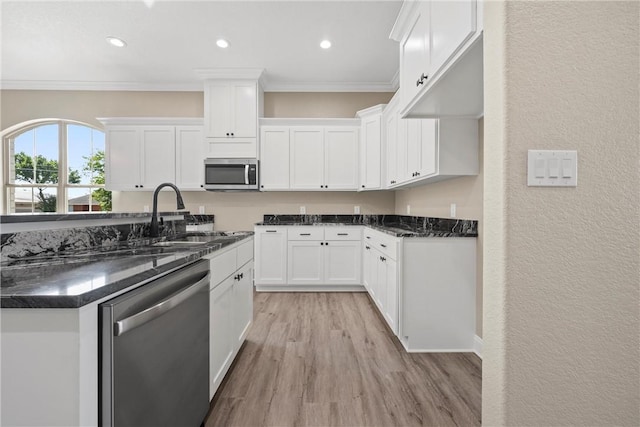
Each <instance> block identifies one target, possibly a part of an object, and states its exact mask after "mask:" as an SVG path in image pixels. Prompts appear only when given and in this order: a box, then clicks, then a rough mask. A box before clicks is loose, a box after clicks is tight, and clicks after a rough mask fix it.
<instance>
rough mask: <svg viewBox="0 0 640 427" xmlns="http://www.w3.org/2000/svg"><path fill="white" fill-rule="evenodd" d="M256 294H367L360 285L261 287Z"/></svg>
mask: <svg viewBox="0 0 640 427" xmlns="http://www.w3.org/2000/svg"><path fill="white" fill-rule="evenodd" d="M256 291H257V292H367V290H366V289H365V288H364V286H362V285H299V286H296V285H279V286H278V285H275V286H272V285H261V284H256Z"/></svg>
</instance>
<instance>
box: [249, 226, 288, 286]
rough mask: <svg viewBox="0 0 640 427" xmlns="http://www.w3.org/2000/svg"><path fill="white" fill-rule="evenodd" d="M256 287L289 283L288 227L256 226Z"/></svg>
mask: <svg viewBox="0 0 640 427" xmlns="http://www.w3.org/2000/svg"><path fill="white" fill-rule="evenodd" d="M254 238H255V257H256V258H255V264H256V287H259V286H261V285H264V286H282V285H286V284H287V227H275V226H272V227H255V234H254Z"/></svg>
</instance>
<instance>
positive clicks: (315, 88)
mask: <svg viewBox="0 0 640 427" xmlns="http://www.w3.org/2000/svg"><path fill="white" fill-rule="evenodd" d="M203 73H204V70H203ZM205 76H207V78H208V79H213V78H216V79H222V78H227V79H232V80H239V79H240V80H243V79H249V77H247V76H248V74H247V73H239V74H229V72H228V71H227V72H226V73H223V72H220V73H213V74H208V73H207V74H202V76H201V77H205ZM252 80H257V81H258V82H260V84H261V86H262V87H263V88H264V91H265V92H395V91H397V90H398V87H399V74H398V71H397V72H396V73H395V74H394V75H393V77H392V78H391V80H390V81H389V82H277V81H269V80H268V79H267V77H266V76H265V75H262V77H261V78H254V79H252ZM0 89H3V90H69V91H76V90H78V91H82V90H87V91H132V92H203V91H204V87H203V85H202V82H201V81H195V82H167V83H161V82H157V83H148V82H86V81H54V80H0Z"/></svg>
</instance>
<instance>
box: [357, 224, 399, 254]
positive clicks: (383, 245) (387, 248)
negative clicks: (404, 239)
mask: <svg viewBox="0 0 640 427" xmlns="http://www.w3.org/2000/svg"><path fill="white" fill-rule="evenodd" d="M363 240H364V242H365V243H368V244H370V245H371V246H373V247H374V248H376V249H378V250H379V251H380V252H382V254H383V255H384V256H385V257H387V258H390V259H397V256H398V255H397V254H398V241H399V239H398V238H397V237H393V236H391V235H388V234H385V233H381V232H379V231H375V230H371V229H365V231H364V239H363Z"/></svg>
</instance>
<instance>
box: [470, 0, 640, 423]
mask: <svg viewBox="0 0 640 427" xmlns="http://www.w3.org/2000/svg"><path fill="white" fill-rule="evenodd" d="M485 5H486V9H485V16H486V21H485V34H486V38H485V54H487V56H486V57H485V64H487V67H486V69H485V85H486V86H485V94H491V96H486V97H485V102H486V104H485V127H486V133H485V147H486V150H485V155H486V159H487V162H486V164H487V165H491V168H489V167H487V168H486V169H485V186H484V192H485V203H484V205H485V212H484V218H485V224H484V225H485V227H484V235H485V240H484V247H485V258H484V263H485V269H484V271H485V277H484V283H485V325H484V326H485V328H484V335H485V339H484V344H485V354H484V356H485V358H484V363H483V398H484V399H483V410H482V416H483V424H485V425H529V426H533V425H536V426H541V425H554V426H560V425H589V426H595V425H597V426H607V425H627V426H638V425H640V410H639V408H640V372H639V370H640V363H639V360H640V354H639V350H640V342H639V339H640V338H639V337H640V327H639V325H640V323H639V322H640V319H639V309H640V298H639V291H640V190H639V189H640V167H639V165H640V151H639V135H640V125H639V117H640V108H639V102H640V93H639V87H640V80H639V79H640V72H639V71H640V64H639V57H640V46H639V40H640V34H639V28H640V21H639V17H640V10H639V5H640V4H639V3H638V2H635V1H629V2H571V1H569V2H521V1H510V2H506V3H494V2H485ZM527 149H575V150H577V151H578V187H576V188H538V187H527V185H526V157H527Z"/></svg>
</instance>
